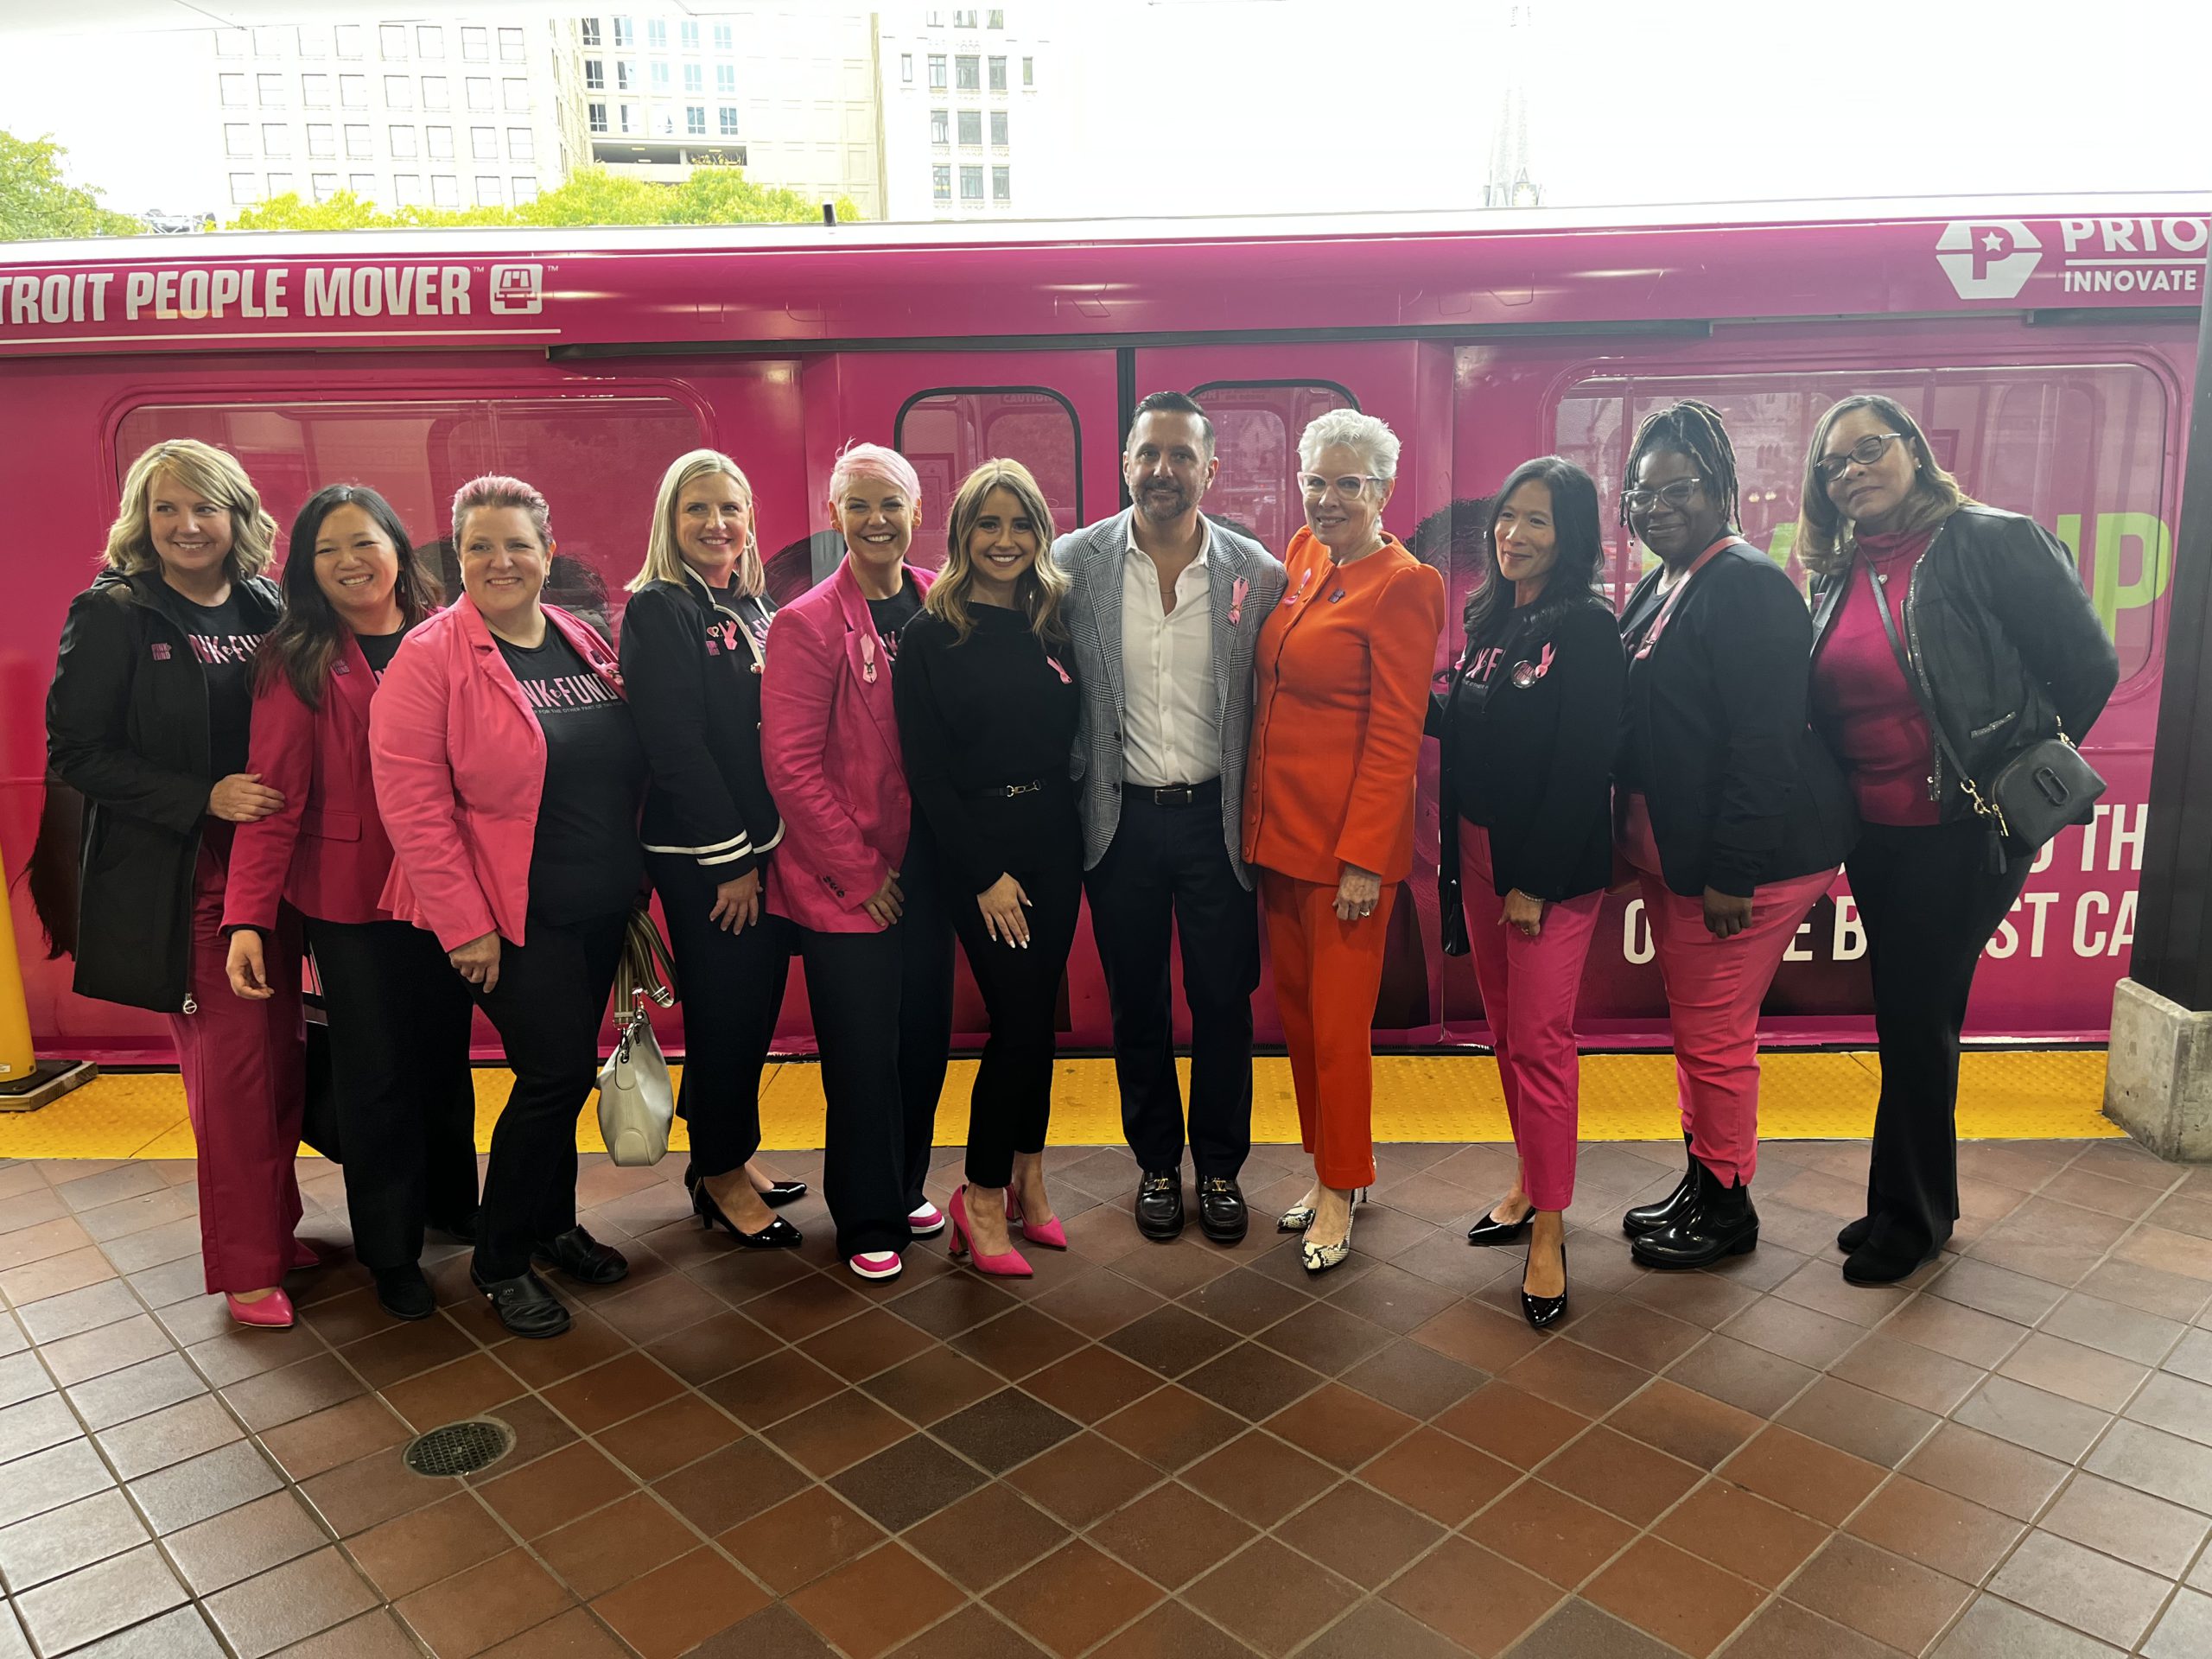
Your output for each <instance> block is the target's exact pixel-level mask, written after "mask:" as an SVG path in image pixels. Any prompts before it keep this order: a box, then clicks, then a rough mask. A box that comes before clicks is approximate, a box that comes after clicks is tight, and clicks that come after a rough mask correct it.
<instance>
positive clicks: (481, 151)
mask: <svg viewBox="0 0 2212 1659" xmlns="http://www.w3.org/2000/svg"><path fill="white" fill-rule="evenodd" d="M468 156H469V159H470V160H471V161H476V162H496V161H498V160H499V129H498V128H496V127H471V128H470V129H469V130H468Z"/></svg>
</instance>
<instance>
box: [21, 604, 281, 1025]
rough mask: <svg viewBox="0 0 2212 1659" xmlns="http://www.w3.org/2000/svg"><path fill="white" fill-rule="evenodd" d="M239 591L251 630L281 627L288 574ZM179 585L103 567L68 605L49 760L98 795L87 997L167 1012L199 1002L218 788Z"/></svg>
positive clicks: (81, 916) (84, 888)
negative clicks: (200, 934)
mask: <svg viewBox="0 0 2212 1659" xmlns="http://www.w3.org/2000/svg"><path fill="white" fill-rule="evenodd" d="M231 588H232V592H233V593H234V594H236V595H237V597H238V610H239V613H240V619H241V621H242V623H243V625H244V626H245V627H246V628H247V629H248V630H249V631H251V632H256V633H266V632H268V631H269V630H270V628H272V627H274V626H276V625H277V617H278V616H279V615H280V614H281V613H282V612H283V596H282V595H281V594H279V593H278V591H277V584H276V583H275V582H271V581H270V580H269V578H268V577H266V576H247V577H244V578H241V579H239V580H238V581H235V582H232V584H231ZM168 592H169V589H168V584H166V583H165V582H162V576H161V572H160V571H158V570H142V571H140V572H139V573H137V575H130V576H126V575H121V574H120V573H119V572H116V571H112V570H111V571H105V572H103V573H102V574H101V575H99V578H98V579H97V580H96V581H94V582H93V583H92V586H91V587H90V588H86V590H85V591H84V592H83V593H81V594H78V595H77V597H76V598H75V599H73V600H72V601H70V602H69V620H67V622H66V623H64V624H63V625H62V629H61V651H60V656H59V657H58V658H56V660H55V662H54V685H53V689H52V690H49V691H48V693H47V698H46V754H47V764H48V766H52V767H53V769H54V775H55V776H56V777H58V778H60V779H61V781H62V782H63V783H65V784H67V785H69V786H70V787H71V788H72V789H73V790H75V791H77V792H78V793H79V795H81V796H83V797H84V798H85V828H84V839H83V842H82V848H81V856H82V859H83V866H82V868H81V871H80V873H79V879H78V886H77V974H76V979H75V988H76V991H77V994H78V995H79V996H95V997H98V998H99V999H100V1000H101V1001H105V1002H123V1003H128V1004H129V1005H130V1006H131V1007H140V1008H152V1009H154V1010H155V1011H156V1013H160V1014H175V1013H177V1012H179V1011H180V1010H184V1009H186V1008H187V1007H188V1004H190V1003H191V1002H192V990H193V987H192V982H191V971H190V963H191V950H192V880H193V871H194V866H195V865H196V864H197V863H198V862H199V859H200V830H201V828H202V826H203V825H205V823H207V798H208V794H209V791H211V790H213V787H214V785H215V779H214V778H213V775H212V772H213V765H214V762H213V756H212V754H211V752H210V747H209V736H208V721H207V676H206V674H205V673H203V672H202V671H201V670H200V659H199V658H196V657H194V655H193V654H192V648H191V645H190V644H189V642H188V640H187V639H186V637H185V629H184V626H183V624H182V623H181V622H180V621H179V620H177V617H176V614H175V612H173V611H172V610H171V609H170V608H169V605H168ZM200 989H202V990H205V991H207V993H208V994H209V995H223V996H227V995H230V987H229V986H228V985H222V986H201V987H200Z"/></svg>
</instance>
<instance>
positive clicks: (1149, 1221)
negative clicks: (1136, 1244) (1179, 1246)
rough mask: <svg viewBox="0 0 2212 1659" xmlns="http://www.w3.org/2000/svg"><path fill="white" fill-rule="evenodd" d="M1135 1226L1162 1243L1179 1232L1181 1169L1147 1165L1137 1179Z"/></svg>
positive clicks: (1181, 1228) (1181, 1215) (1180, 1233)
mask: <svg viewBox="0 0 2212 1659" xmlns="http://www.w3.org/2000/svg"><path fill="white" fill-rule="evenodd" d="M1137 1230H1138V1231H1139V1232H1141V1233H1142V1234H1143V1235H1144V1236H1146V1237H1147V1238H1149V1239H1152V1240H1154V1241H1155V1242H1157V1243H1166V1242H1167V1241H1168V1240H1169V1239H1171V1238H1179V1237H1180V1236H1182V1232H1183V1172H1182V1171H1181V1170H1179V1169H1147V1171H1145V1173H1144V1179H1142V1180H1141V1181H1140V1182H1138V1183H1137Z"/></svg>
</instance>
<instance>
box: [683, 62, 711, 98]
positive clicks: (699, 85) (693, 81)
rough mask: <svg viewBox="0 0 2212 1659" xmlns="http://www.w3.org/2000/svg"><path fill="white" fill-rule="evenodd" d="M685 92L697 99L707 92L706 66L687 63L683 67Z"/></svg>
mask: <svg viewBox="0 0 2212 1659" xmlns="http://www.w3.org/2000/svg"><path fill="white" fill-rule="evenodd" d="M683 90H684V91H685V92H688V93H690V94H691V95H692V96H693V97H695V98H696V96H697V95H698V94H699V93H701V92H705V91H706V90H707V71H706V67H705V66H704V65H702V64H696V63H687V64H685V65H684V66H683Z"/></svg>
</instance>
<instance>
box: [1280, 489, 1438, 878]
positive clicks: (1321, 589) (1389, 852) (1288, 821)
mask: <svg viewBox="0 0 2212 1659" xmlns="http://www.w3.org/2000/svg"><path fill="white" fill-rule="evenodd" d="M1283 569H1284V572H1285V574H1286V575H1287V577H1288V580H1289V586H1288V587H1287V588H1286V590H1285V591H1284V594H1283V596H1282V602H1281V604H1280V605H1278V606H1276V607H1275V608H1274V614H1272V615H1271V616H1269V617H1268V620H1267V623H1266V625H1265V626H1263V627H1262V629H1261V630H1260V643H1259V647H1258V651H1257V652H1256V666H1257V669H1258V672H1259V681H1258V690H1257V696H1255V699H1254V702H1253V715H1252V740H1251V746H1250V748H1249V759H1248V760H1247V762H1246V772H1245V782H1244V861H1245V862H1246V863H1248V864H1252V865H1256V866H1258V867H1259V868H1262V869H1269V870H1274V871H1277V872H1279V873H1281V874H1284V875H1288V876H1294V877H1295V878H1296V879H1297V880H1301V881H1319V882H1326V883H1328V884H1330V885H1332V886H1333V885H1334V884H1335V883H1336V882H1337V881H1338V880H1341V879H1342V877H1343V874H1344V866H1345V865H1347V864H1356V865H1357V866H1358V867H1359V868H1362V869H1365V870H1373V871H1374V872H1375V873H1376V874H1378V875H1380V876H1381V877H1382V878H1383V880H1385V881H1402V880H1404V879H1405V878H1406V875H1407V874H1408V871H1410V870H1411V869H1412V868H1413V857H1414V781H1415V776H1416V772H1417V766H1418V762H1419V760H1420V756H1421V722H1422V721H1423V720H1424V719H1425V718H1426V716H1427V712H1428V683H1429V676H1430V674H1431V672H1432V671H1433V669H1434V667H1435V664H1436V641H1437V639H1438V637H1439V636H1440V634H1441V633H1442V632H1443V631H1444V578H1443V577H1442V576H1440V575H1438V574H1437V573H1436V572H1435V571H1433V570H1432V569H1429V568H1428V567H1427V565H1425V564H1423V563H1421V562H1420V561H1419V560H1418V559H1416V558H1414V556H1413V555H1412V554H1410V553H1408V552H1407V551H1406V550H1405V548H1404V546H1403V545H1402V543H1400V542H1399V541H1398V539H1397V538H1396V537H1394V536H1389V535H1388V534H1386V535H1385V536H1384V537H1383V545H1382V547H1381V548H1379V549H1377V550H1376V551H1375V552H1373V553H1370V554H1369V555H1368V556H1366V557H1365V558H1363V559H1355V560H1353V561H1352V562H1351V563H1350V564H1347V565H1341V566H1339V565H1337V564H1335V563H1332V562H1331V560H1330V558H1329V550H1328V549H1327V548H1326V547H1325V546H1323V545H1322V544H1321V543H1320V542H1319V540H1318V539H1317V538H1316V537H1314V534H1313V531H1310V530H1303V529H1301V530H1300V531H1299V532H1298V534H1297V535H1295V536H1294V537H1291V539H1290V547H1289V550H1288V551H1287V552H1286V553H1285V554H1284V555H1283Z"/></svg>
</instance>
